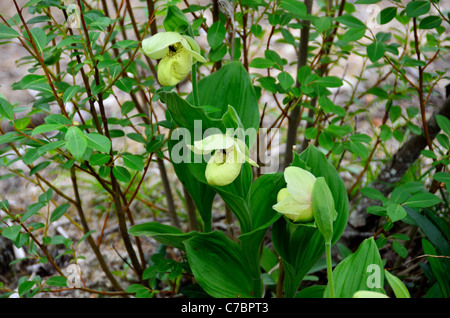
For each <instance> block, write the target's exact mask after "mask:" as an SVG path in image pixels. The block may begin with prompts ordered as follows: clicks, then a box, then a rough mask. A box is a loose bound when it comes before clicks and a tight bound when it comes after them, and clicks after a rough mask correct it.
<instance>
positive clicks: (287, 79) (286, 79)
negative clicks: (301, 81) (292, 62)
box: [277, 72, 295, 90]
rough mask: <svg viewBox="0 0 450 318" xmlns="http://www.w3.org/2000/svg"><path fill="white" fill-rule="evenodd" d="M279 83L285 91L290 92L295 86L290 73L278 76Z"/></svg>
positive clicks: (282, 73)
mask: <svg viewBox="0 0 450 318" xmlns="http://www.w3.org/2000/svg"><path fill="white" fill-rule="evenodd" d="M277 78H278V81H279V82H280V85H281V87H282V88H283V89H284V90H288V89H289V88H291V87H292V85H294V83H295V81H294V79H293V78H292V76H291V74H289V73H288V72H281V73H279V74H278V75H277Z"/></svg>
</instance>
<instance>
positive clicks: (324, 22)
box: [312, 17, 332, 33]
mask: <svg viewBox="0 0 450 318" xmlns="http://www.w3.org/2000/svg"><path fill="white" fill-rule="evenodd" d="M331 23H332V20H331V18H330V17H319V18H316V19H314V20H313V21H312V24H313V25H314V26H315V27H316V29H317V31H318V32H320V33H322V32H324V31H326V30H328V29H329V28H330V27H331Z"/></svg>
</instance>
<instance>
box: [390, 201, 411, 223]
mask: <svg viewBox="0 0 450 318" xmlns="http://www.w3.org/2000/svg"><path fill="white" fill-rule="evenodd" d="M386 211H387V215H388V216H389V218H390V219H391V221H392V222H395V221H398V220H401V219H403V218H404V217H405V216H406V215H407V213H406V211H405V209H404V208H403V207H402V206H401V205H400V204H398V203H390V204H388V206H387V209H386Z"/></svg>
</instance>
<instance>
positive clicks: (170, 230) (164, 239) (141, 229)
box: [128, 222, 198, 251]
mask: <svg viewBox="0 0 450 318" xmlns="http://www.w3.org/2000/svg"><path fill="white" fill-rule="evenodd" d="M128 232H129V233H130V234H131V235H134V236H142V235H144V236H150V237H152V238H154V239H155V240H156V241H158V242H160V243H161V244H164V245H168V246H172V247H175V248H177V249H180V250H182V251H184V250H185V248H184V243H183V242H184V241H185V240H187V239H189V238H191V237H193V236H195V235H197V234H198V233H197V232H189V233H184V232H183V231H181V230H180V229H178V228H176V227H173V226H170V225H166V224H162V223H159V222H148V223H143V224H137V225H133V226H132V227H130V229H129V230H128Z"/></svg>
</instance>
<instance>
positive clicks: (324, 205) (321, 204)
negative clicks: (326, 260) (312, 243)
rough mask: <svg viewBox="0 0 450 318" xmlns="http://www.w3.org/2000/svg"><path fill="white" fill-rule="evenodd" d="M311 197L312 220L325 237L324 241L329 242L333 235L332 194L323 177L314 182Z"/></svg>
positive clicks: (333, 212) (333, 209) (333, 211)
mask: <svg viewBox="0 0 450 318" xmlns="http://www.w3.org/2000/svg"><path fill="white" fill-rule="evenodd" d="M312 198H313V200H312V206H313V210H314V220H315V222H316V225H317V228H318V229H319V231H320V232H321V233H322V235H323V237H324V238H325V242H326V243H330V242H331V238H332V236H333V221H334V219H335V208H334V199H333V195H332V194H331V191H330V188H329V187H328V185H327V183H326V181H325V179H324V177H318V178H317V180H316V182H315V183H314V188H313V193H312Z"/></svg>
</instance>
